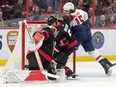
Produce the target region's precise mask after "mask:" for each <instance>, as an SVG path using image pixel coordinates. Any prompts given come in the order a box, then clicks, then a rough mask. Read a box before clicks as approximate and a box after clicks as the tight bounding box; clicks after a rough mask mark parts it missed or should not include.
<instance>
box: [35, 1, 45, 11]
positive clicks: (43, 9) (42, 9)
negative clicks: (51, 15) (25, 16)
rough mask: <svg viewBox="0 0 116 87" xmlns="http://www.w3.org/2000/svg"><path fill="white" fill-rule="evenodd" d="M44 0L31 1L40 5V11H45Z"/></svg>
mask: <svg viewBox="0 0 116 87" xmlns="http://www.w3.org/2000/svg"><path fill="white" fill-rule="evenodd" d="M46 1H47V0H33V3H34V4H36V5H37V6H39V7H40V10H41V12H42V13H45V11H46V9H47V5H46Z"/></svg>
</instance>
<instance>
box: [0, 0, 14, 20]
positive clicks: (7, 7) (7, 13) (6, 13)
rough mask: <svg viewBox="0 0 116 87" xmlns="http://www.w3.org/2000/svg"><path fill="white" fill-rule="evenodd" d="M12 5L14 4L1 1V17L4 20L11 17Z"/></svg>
mask: <svg viewBox="0 0 116 87" xmlns="http://www.w3.org/2000/svg"><path fill="white" fill-rule="evenodd" d="M13 7H14V4H10V3H9V2H7V1H3V3H2V5H1V9H2V12H3V19H4V20H6V19H11V18H12V14H13Z"/></svg>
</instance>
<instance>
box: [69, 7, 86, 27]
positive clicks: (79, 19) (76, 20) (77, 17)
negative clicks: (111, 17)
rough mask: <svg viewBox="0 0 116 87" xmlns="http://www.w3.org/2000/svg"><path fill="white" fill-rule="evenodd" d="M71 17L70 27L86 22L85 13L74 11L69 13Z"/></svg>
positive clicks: (79, 10)
mask: <svg viewBox="0 0 116 87" xmlns="http://www.w3.org/2000/svg"><path fill="white" fill-rule="evenodd" d="M71 15H72V16H73V19H72V20H71V22H70V25H71V27H74V26H76V25H81V24H82V23H83V22H84V21H87V20H88V14H87V12H85V11H83V10H81V9H76V11H75V12H74V13H71Z"/></svg>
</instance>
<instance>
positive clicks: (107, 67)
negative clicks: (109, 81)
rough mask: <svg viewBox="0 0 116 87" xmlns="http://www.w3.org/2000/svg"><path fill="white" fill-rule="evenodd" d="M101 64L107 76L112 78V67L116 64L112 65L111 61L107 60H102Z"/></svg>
mask: <svg viewBox="0 0 116 87" xmlns="http://www.w3.org/2000/svg"><path fill="white" fill-rule="evenodd" d="M99 63H100V64H101V65H102V67H103V68H104V70H105V74H106V75H108V76H110V75H111V73H112V70H111V69H110V67H112V66H114V65H116V63H114V64H112V63H110V61H108V60H107V59H106V58H104V59H102V60H100V61H99Z"/></svg>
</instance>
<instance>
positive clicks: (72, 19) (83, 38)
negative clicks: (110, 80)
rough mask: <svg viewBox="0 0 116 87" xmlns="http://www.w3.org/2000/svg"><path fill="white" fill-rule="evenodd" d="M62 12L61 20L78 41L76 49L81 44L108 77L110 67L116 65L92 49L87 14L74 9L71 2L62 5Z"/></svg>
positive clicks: (110, 71)
mask: <svg viewBox="0 0 116 87" xmlns="http://www.w3.org/2000/svg"><path fill="white" fill-rule="evenodd" d="M63 12H64V14H65V16H64V17H63V20H64V21H67V23H69V24H70V27H71V31H72V32H73V34H74V36H75V38H76V40H77V41H78V44H77V46H76V47H77V48H78V47H79V45H80V44H81V45H82V47H83V48H84V50H85V51H86V52H88V54H89V55H91V56H92V57H93V58H95V59H96V61H98V62H99V63H100V64H101V65H102V67H103V68H104V70H105V74H106V75H108V76H110V75H111V73H112V70H111V69H110V67H112V66H114V65H116V63H115V64H112V63H110V62H109V61H108V60H107V59H106V58H103V57H102V56H101V54H100V53H99V52H98V51H97V50H96V49H95V48H94V46H93V43H92V35H91V30H90V27H89V23H88V14H87V12H85V11H83V10H81V9H75V7H74V5H73V3H71V2H68V3H66V4H64V6H63Z"/></svg>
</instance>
